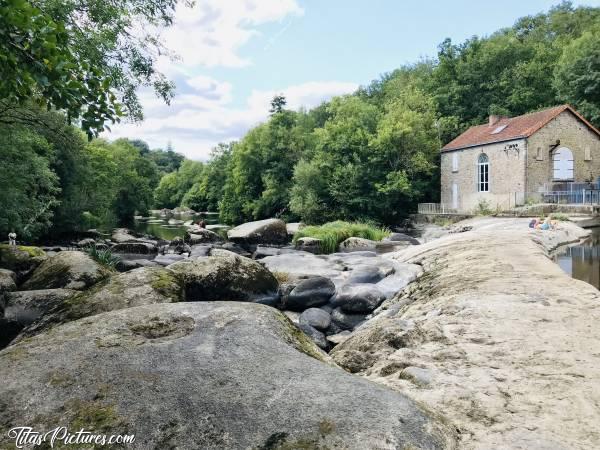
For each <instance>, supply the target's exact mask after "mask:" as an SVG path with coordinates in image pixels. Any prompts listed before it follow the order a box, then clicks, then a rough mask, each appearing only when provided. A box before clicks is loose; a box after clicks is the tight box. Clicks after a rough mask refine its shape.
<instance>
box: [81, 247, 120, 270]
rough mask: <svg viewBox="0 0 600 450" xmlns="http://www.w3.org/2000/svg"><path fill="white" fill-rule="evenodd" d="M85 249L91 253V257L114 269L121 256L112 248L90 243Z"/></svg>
mask: <svg viewBox="0 0 600 450" xmlns="http://www.w3.org/2000/svg"><path fill="white" fill-rule="evenodd" d="M84 251H85V252H86V253H87V254H88V255H90V257H91V258H92V259H93V260H94V261H96V262H97V263H99V264H102V265H103V266H105V267H108V268H109V269H114V268H115V267H116V266H117V264H118V263H119V262H121V257H120V256H117V255H115V254H114V253H113V252H111V251H110V249H108V248H107V249H98V248H96V246H94V245H90V246H88V247H86V248H85V249H84Z"/></svg>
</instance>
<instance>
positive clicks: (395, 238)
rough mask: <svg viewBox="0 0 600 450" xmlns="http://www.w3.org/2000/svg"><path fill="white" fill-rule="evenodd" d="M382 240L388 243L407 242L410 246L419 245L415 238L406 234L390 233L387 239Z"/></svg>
mask: <svg viewBox="0 0 600 450" xmlns="http://www.w3.org/2000/svg"><path fill="white" fill-rule="evenodd" d="M383 240H384V241H390V242H408V243H409V244H411V245H419V244H420V242H419V241H418V240H417V239H416V238H414V237H412V236H409V235H408V234H404V233H392V234H390V235H389V236H388V237H386V238H384V239H383Z"/></svg>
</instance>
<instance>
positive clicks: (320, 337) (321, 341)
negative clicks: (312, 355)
mask: <svg viewBox="0 0 600 450" xmlns="http://www.w3.org/2000/svg"><path fill="white" fill-rule="evenodd" d="M298 328H300V330H302V332H304V333H305V334H306V335H307V336H308V337H309V338H311V339H312V340H313V342H314V343H315V344H317V346H318V347H319V348H321V349H323V350H327V349H328V348H329V342H327V339H325V335H324V334H323V333H322V332H320V331H319V330H317V329H316V328H315V327H312V326H310V325H309V324H307V323H302V322H299V323H298Z"/></svg>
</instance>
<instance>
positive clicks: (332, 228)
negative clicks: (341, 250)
mask: <svg viewBox="0 0 600 450" xmlns="http://www.w3.org/2000/svg"><path fill="white" fill-rule="evenodd" d="M389 234H390V230H388V229H387V228H380V227H377V226H374V225H371V224H368V223H360V222H344V221H341V220H337V221H335V222H328V223H326V224H323V225H319V226H307V227H304V228H302V229H301V230H299V231H298V232H297V233H296V234H295V235H294V240H293V242H294V244H295V243H296V241H297V240H298V239H300V238H303V237H311V238H315V239H320V240H321V245H320V250H321V252H322V253H326V254H327V253H335V252H337V249H338V246H339V245H340V243H341V242H343V241H345V240H346V239H348V238H349V237H359V238H364V239H370V240H372V241H380V240H382V239H383V238H384V237H386V236H388V235H389Z"/></svg>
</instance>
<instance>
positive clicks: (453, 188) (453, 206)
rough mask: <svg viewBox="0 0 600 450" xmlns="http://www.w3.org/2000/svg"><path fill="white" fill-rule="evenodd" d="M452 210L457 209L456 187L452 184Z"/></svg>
mask: <svg viewBox="0 0 600 450" xmlns="http://www.w3.org/2000/svg"><path fill="white" fill-rule="evenodd" d="M452 209H458V185H457V184H456V183H452Z"/></svg>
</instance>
